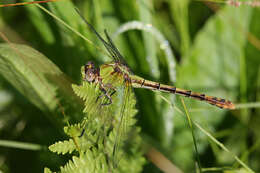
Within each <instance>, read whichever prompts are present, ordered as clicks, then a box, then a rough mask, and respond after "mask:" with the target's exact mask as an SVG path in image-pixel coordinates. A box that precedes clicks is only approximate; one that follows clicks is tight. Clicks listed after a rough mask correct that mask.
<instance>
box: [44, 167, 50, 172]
mask: <svg viewBox="0 0 260 173" xmlns="http://www.w3.org/2000/svg"><path fill="white" fill-rule="evenodd" d="M44 173H52V172H51V170H50V169H49V168H46V167H45V168H44Z"/></svg>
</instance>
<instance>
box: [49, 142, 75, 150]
mask: <svg viewBox="0 0 260 173" xmlns="http://www.w3.org/2000/svg"><path fill="white" fill-rule="evenodd" d="M49 150H50V151H52V152H54V153H58V154H66V153H70V154H71V153H72V152H73V151H74V150H76V146H75V143H74V141H73V140H72V139H69V140H65V141H62V142H61V141H59V142H56V143H55V144H52V145H50V146H49Z"/></svg>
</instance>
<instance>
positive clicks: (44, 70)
mask: <svg viewBox="0 0 260 173" xmlns="http://www.w3.org/2000/svg"><path fill="white" fill-rule="evenodd" d="M0 73H1V75H2V76H3V77H4V78H6V80H8V81H9V82H10V83H11V84H12V85H13V86H14V87H15V88H16V89H17V90H19V91H20V92H21V93H22V94H23V95H24V96H25V97H26V98H28V99H29V100H30V101H31V102H32V103H33V104H34V105H36V106H37V107H38V108H40V109H41V110H43V111H50V112H53V111H54V110H55V109H56V108H57V106H62V105H60V101H59V99H58V98H57V92H59V94H61V96H64V95H66V96H67V97H71V98H73V97H74V95H73V92H72V89H71V87H70V82H69V81H68V80H67V78H66V77H65V75H64V74H63V73H62V72H61V71H60V69H59V68H58V67H57V66H56V65H55V64H53V63H52V62H51V61H50V60H48V59H47V58H46V57H45V56H44V55H43V54H41V53H40V52H38V51H36V50H34V49H33V48H31V47H28V46H25V45H18V44H9V43H8V44H0Z"/></svg>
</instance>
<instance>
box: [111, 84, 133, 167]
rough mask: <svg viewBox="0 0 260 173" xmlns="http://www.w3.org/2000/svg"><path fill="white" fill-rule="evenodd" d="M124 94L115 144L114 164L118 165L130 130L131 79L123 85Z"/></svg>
mask: <svg viewBox="0 0 260 173" xmlns="http://www.w3.org/2000/svg"><path fill="white" fill-rule="evenodd" d="M123 89H124V91H123V96H122V103H121V109H120V115H119V118H120V119H119V124H118V126H117V129H116V137H115V143H114V146H113V152H112V156H113V166H114V167H116V166H117V164H118V162H119V161H120V158H122V157H121V155H120V153H119V150H120V149H121V147H122V144H123V142H124V141H125V140H126V139H127V134H128V132H129V130H130V129H129V127H130V126H129V122H128V121H129V119H130V117H129V115H128V111H127V110H129V109H130V106H131V105H130V103H129V99H130V95H131V85H130V81H126V82H125V85H124V86H123Z"/></svg>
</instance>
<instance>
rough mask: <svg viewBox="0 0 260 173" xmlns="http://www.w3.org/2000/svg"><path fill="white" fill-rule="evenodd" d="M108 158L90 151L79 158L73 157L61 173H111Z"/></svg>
mask: <svg viewBox="0 0 260 173" xmlns="http://www.w3.org/2000/svg"><path fill="white" fill-rule="evenodd" d="M105 162H106V156H105V155H104V154H102V153H100V152H98V151H97V150H88V151H86V153H84V154H82V155H81V156H79V157H76V156H73V157H72V160H70V161H69V162H68V163H67V164H66V165H65V166H64V167H61V168H60V170H61V173H75V172H82V173H83V172H84V173H93V172H99V173H103V172H104V173H107V172H109V171H108V170H109V169H108V167H107V165H106V164H102V165H101V164H100V163H105Z"/></svg>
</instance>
